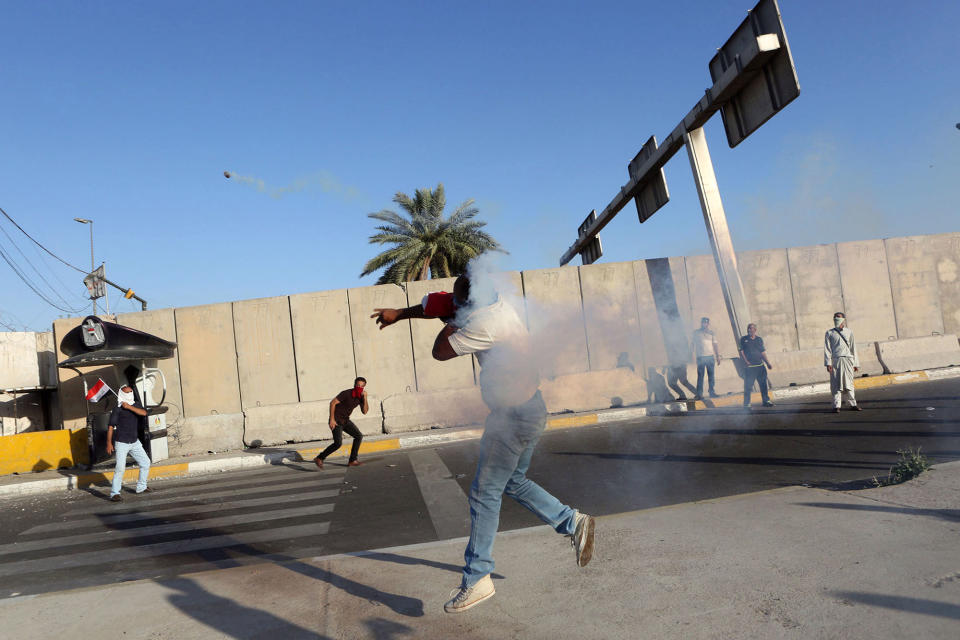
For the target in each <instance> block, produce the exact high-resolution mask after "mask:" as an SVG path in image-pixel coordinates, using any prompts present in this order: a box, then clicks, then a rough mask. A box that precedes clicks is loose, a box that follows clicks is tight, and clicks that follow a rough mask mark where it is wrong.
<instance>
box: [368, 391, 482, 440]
mask: <svg viewBox="0 0 960 640" xmlns="http://www.w3.org/2000/svg"><path fill="white" fill-rule="evenodd" d="M489 413H490V411H489V409H487V406H486V405H485V404H484V403H483V399H482V398H481V397H480V389H479V387H468V388H464V389H444V390H441V391H421V392H418V393H398V394H394V395H392V396H389V397H387V398H384V400H383V430H384V431H385V432H386V433H403V432H406V431H419V430H422V429H430V428H432V427H457V426H462V425H468V424H481V423H483V421H484V420H485V419H486V416H487V414H489Z"/></svg>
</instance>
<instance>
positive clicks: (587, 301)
mask: <svg viewBox="0 0 960 640" xmlns="http://www.w3.org/2000/svg"><path fill="white" fill-rule="evenodd" d="M633 277H634V268H633V264H632V263H630V262H613V263H607V264H595V265H587V266H583V267H580V288H581V291H582V294H583V313H584V317H585V319H586V325H587V345H588V346H589V351H590V369H591V370H592V371H598V370H604V369H615V368H616V367H618V366H625V365H628V364H629V365H630V366H633V367H634V369H636V370H638V371H642V370H643V361H644V360H643V342H642V340H641V337H640V320H639V317H638V314H637V287H636V283H634V281H633Z"/></svg>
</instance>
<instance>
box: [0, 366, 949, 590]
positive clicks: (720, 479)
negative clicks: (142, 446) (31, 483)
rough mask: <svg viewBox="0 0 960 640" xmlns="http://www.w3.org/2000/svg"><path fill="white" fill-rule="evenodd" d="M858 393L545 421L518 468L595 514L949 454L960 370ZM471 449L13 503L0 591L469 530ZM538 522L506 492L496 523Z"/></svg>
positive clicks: (162, 573) (822, 481)
mask: <svg viewBox="0 0 960 640" xmlns="http://www.w3.org/2000/svg"><path fill="white" fill-rule="evenodd" d="M858 396H859V399H860V400H861V404H862V405H863V407H864V411H861V412H858V413H855V412H850V411H847V410H844V412H843V413H841V414H833V413H831V412H829V411H828V400H827V398H826V397H821V398H816V399H805V400H804V401H802V402H801V401H797V402H793V403H789V404H787V403H781V404H779V405H778V406H776V407H774V408H769V409H755V410H754V411H753V412H752V413H745V412H743V411H741V410H739V409H715V410H710V411H703V412H696V413H692V414H689V415H685V416H677V417H662V418H644V419H640V420H637V421H635V422H632V423H627V424H617V425H613V426H602V427H601V426H598V427H586V428H576V429H570V430H566V431H552V432H548V433H546V434H545V435H544V436H543V438H542V439H541V441H540V445H539V448H538V451H537V453H536V454H535V456H534V459H533V464H532V467H531V470H530V473H529V475H530V477H531V478H533V479H534V480H536V481H537V482H539V483H540V484H541V485H543V486H544V487H545V488H547V489H548V490H549V491H551V492H552V493H554V494H555V495H556V496H557V497H559V498H560V499H561V500H563V501H564V502H567V503H568V504H570V505H572V506H574V507H576V508H579V509H582V510H583V511H586V512H588V513H592V514H596V515H605V514H612V513H622V512H625V511H631V510H636V509H646V508H650V507H655V506H662V505H669V504H674V503H679V502H688V501H692V500H703V499H709V498H714V497H719V496H725V495H733V494H740V493H746V492H751V491H757V490H762V489H769V488H774V487H779V486H787V485H796V484H808V485H816V486H824V487H830V486H845V487H847V488H848V487H849V486H850V483H854V485H855V484H856V483H865V482H869V481H870V480H871V479H872V478H874V477H878V476H884V475H885V474H886V473H887V471H888V470H889V468H890V466H891V465H892V464H893V463H894V462H895V461H896V459H897V457H898V456H897V450H898V449H903V448H907V447H912V448H914V449H916V448H917V447H922V452H923V453H924V454H925V455H926V456H927V457H928V459H929V460H930V461H931V462H933V463H936V462H945V461H948V460H956V459H960V428H958V425H960V398H958V397H960V380H943V381H939V382H926V383H920V384H915V385H902V386H898V387H892V388H886V389H878V390H873V391H865V392H861V393H858ZM477 447H478V443H477V442H476V441H469V442H460V443H451V444H447V445H444V446H439V447H430V448H424V449H415V450H404V451H398V452H392V453H389V454H382V455H377V456H372V457H367V458H365V459H364V461H365V463H366V464H364V465H363V466H360V467H354V468H347V467H345V466H344V463H345V460H344V459H338V460H331V461H329V462H328V464H327V468H326V469H325V470H324V471H322V472H321V471H317V470H316V469H315V467H313V465H311V464H285V465H278V466H274V467H270V468H266V469H257V470H251V471H238V472H231V473H223V474H217V475H212V476H205V477H194V478H187V479H182V480H164V481H157V482H156V483H154V484H153V487H154V488H155V489H156V491H155V493H153V494H150V495H149V496H136V495H134V494H132V493H125V497H126V499H125V501H124V502H123V503H120V504H114V503H109V502H106V501H105V499H104V496H105V494H106V492H105V490H104V489H103V488H97V489H93V490H91V491H76V492H68V493H65V494H52V495H44V496H41V497H36V498H30V499H21V500H8V501H5V502H3V503H0V508H2V509H3V514H4V517H3V518H2V520H0V598H9V597H12V596H17V595H28V594H36V593H46V592H51V591H61V590H65V589H71V588H78V587H86V586H94V585H104V584H112V583H117V582H123V581H127V580H137V579H143V578H169V577H173V576H177V575H182V574H184V573H188V572H194V571H198V570H205V569H213V568H223V567H230V566H236V565H240V564H247V563H255V562H262V561H265V560H271V561H275V562H276V561H281V562H282V561H284V560H292V559H295V558H302V557H310V556H317V555H328V554H336V553H348V552H356V551H363V550H370V549H381V548H385V547H392V546H400V545H407V544H413V543H418V542H428V541H435V540H438V539H446V538H454V537H458V536H462V535H466V531H467V526H468V523H467V518H468V515H467V511H466V509H467V507H466V493H467V492H468V491H469V485H470V482H471V480H472V476H473V470H474V465H475V463H476V456H477ZM128 488H129V489H131V490H132V487H128ZM538 524H540V522H539V521H538V520H537V519H536V518H535V517H533V516H532V515H531V514H529V513H528V512H527V511H525V510H524V509H523V508H522V507H520V506H519V505H517V504H515V503H513V502H512V501H510V500H509V499H505V501H504V503H503V510H502V514H501V530H507V529H517V528H523V527H529V526H533V525H538Z"/></svg>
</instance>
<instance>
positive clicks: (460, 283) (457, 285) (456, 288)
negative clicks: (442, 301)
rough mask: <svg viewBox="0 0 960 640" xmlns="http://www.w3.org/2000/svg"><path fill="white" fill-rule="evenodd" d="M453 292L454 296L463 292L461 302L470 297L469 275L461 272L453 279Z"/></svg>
mask: <svg viewBox="0 0 960 640" xmlns="http://www.w3.org/2000/svg"><path fill="white" fill-rule="evenodd" d="M453 293H454V295H455V296H456V295H457V294H463V296H462V302H466V301H467V300H469V299H470V276H468V275H467V274H462V275H459V276H457V279H456V280H454V281H453Z"/></svg>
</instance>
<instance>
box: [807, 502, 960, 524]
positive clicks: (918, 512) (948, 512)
mask: <svg viewBox="0 0 960 640" xmlns="http://www.w3.org/2000/svg"><path fill="white" fill-rule="evenodd" d="M795 504H796V505H798V506H801V507H817V508H820V509H840V510H843V511H879V512H881V513H900V514H903V515H905V516H927V517H930V518H939V519H941V520H948V521H950V522H960V509H918V508H915V507H894V506H883V505H872V504H835V503H831V502H797V503H795Z"/></svg>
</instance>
